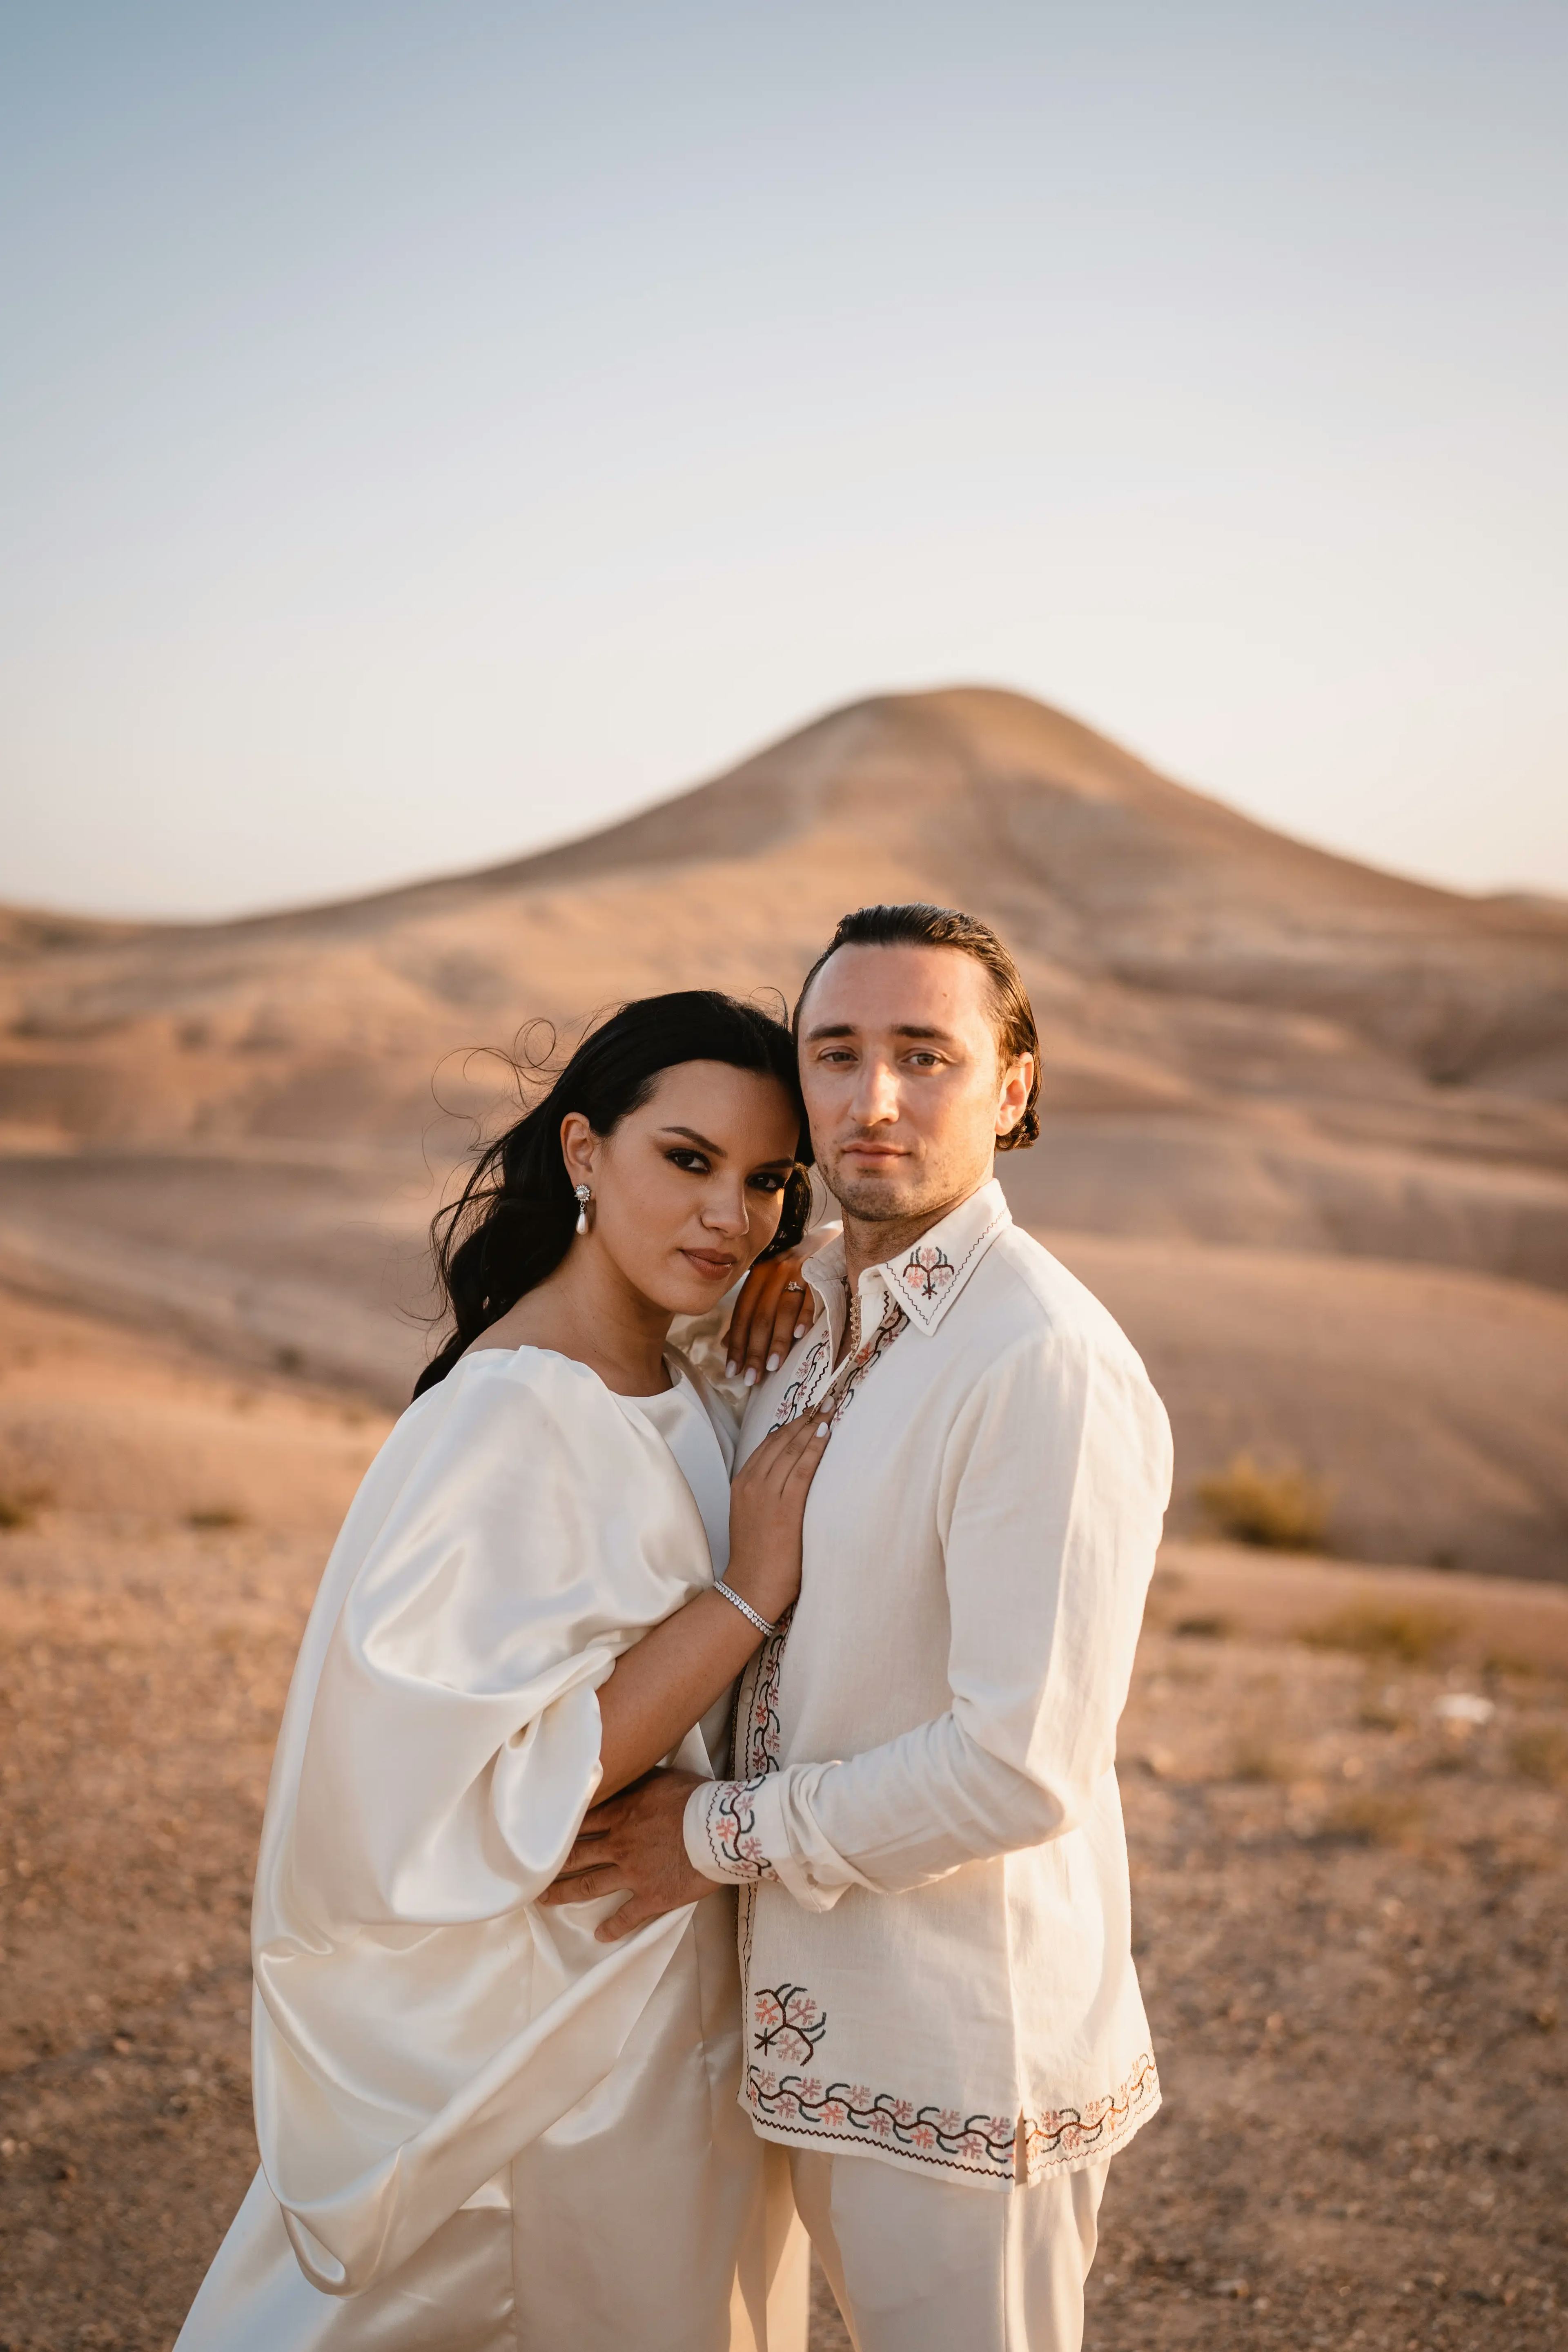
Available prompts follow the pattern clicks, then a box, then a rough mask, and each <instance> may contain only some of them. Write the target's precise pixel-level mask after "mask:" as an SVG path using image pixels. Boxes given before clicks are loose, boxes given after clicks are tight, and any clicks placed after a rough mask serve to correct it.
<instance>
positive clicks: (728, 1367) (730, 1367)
mask: <svg viewBox="0 0 1568 2352" xmlns="http://www.w3.org/2000/svg"><path fill="white" fill-rule="evenodd" d="M796 1337H797V1339H798V1338H799V1337H800V1334H799V1332H797V1333H796ZM724 1369H725V1370H726V1371H727V1373H728V1375H729V1377H730V1379H731V1380H734V1378H735V1366H734V1365H733V1364H726V1366H725V1368H724Z"/></svg>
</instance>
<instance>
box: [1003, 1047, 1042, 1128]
mask: <svg viewBox="0 0 1568 2352" xmlns="http://www.w3.org/2000/svg"><path fill="white" fill-rule="evenodd" d="M1033 1084H1034V1055H1032V1054H1020V1055H1019V1057H1018V1059H1017V1061H1015V1062H1011V1063H1009V1066H1008V1072H1007V1076H1005V1077H1004V1078H1003V1080H1002V1094H1001V1100H1000V1102H999V1103H998V1105H997V1133H998V1136H1002V1135H1010V1134H1011V1133H1012V1131H1013V1129H1014V1128H1015V1127H1017V1125H1018V1124H1019V1120H1020V1119H1021V1118H1022V1117H1023V1115H1024V1112H1025V1110H1026V1109H1027V1108H1028V1107H1029V1090H1030V1087H1032V1086H1033Z"/></svg>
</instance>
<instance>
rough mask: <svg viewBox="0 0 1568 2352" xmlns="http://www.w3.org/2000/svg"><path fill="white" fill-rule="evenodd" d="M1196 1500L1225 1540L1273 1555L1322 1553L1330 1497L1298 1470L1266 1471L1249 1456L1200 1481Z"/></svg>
mask: <svg viewBox="0 0 1568 2352" xmlns="http://www.w3.org/2000/svg"><path fill="white" fill-rule="evenodd" d="M1197 1499H1198V1501H1199V1502H1200V1503H1201V1504H1202V1506H1203V1507H1204V1509H1205V1510H1206V1511H1207V1513H1208V1516H1209V1517H1210V1518H1211V1519H1212V1520H1213V1522H1214V1525H1215V1526H1216V1528H1218V1530H1219V1532H1220V1534H1221V1535H1225V1536H1229V1537H1230V1538H1232V1540H1233V1541H1234V1542H1236V1543H1248V1544H1260V1545H1262V1546H1263V1547H1264V1548H1265V1549H1267V1550H1270V1551H1321V1550H1322V1547H1323V1541H1324V1535H1325V1530H1326V1528H1327V1526H1328V1508H1329V1498H1328V1495H1327V1493H1326V1492H1325V1490H1324V1489H1323V1488H1322V1486H1319V1485H1318V1484H1317V1482H1316V1480H1315V1479H1312V1478H1309V1477H1308V1476H1307V1475H1306V1473H1305V1472H1304V1471H1302V1470H1299V1469H1282V1470H1265V1469H1263V1468H1262V1467H1261V1466H1260V1465H1259V1464H1258V1463H1256V1462H1254V1460H1253V1459H1252V1456H1251V1455H1250V1454H1235V1455H1233V1456H1232V1458H1231V1461H1230V1463H1229V1465H1228V1468H1226V1469H1224V1470H1219V1471H1217V1472H1216V1473H1215V1474H1214V1475H1213V1476H1212V1477H1208V1478H1204V1479H1201V1480H1200V1481H1199V1482H1198V1489H1197Z"/></svg>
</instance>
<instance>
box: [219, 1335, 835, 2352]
mask: <svg viewBox="0 0 1568 2352" xmlns="http://www.w3.org/2000/svg"><path fill="white" fill-rule="evenodd" d="M675 1370H676V1385H675V1387H674V1389H673V1390H671V1391H668V1392H667V1393H665V1394H663V1395H660V1396H657V1397H652V1398H632V1397H618V1396H615V1395H613V1394H612V1392H611V1391H610V1390H609V1389H607V1388H606V1387H605V1386H604V1384H603V1382H602V1381H600V1380H599V1379H598V1378H597V1376H596V1375H595V1374H594V1373H592V1372H591V1371H590V1370H587V1368H586V1367H585V1366H583V1365H580V1364H578V1363H575V1362H572V1361H571V1360H570V1359H568V1358H566V1357H564V1356H559V1355H555V1354H552V1353H550V1352H549V1351H548V1350H543V1349H531V1348H525V1349H518V1350H517V1351H516V1352H511V1351H507V1350H500V1349H486V1350H477V1351H476V1352H475V1353H473V1354H471V1355H468V1356H465V1358H463V1360H461V1361H460V1362H459V1363H458V1364H457V1365H456V1366H455V1369H454V1370H453V1371H452V1372H451V1373H450V1374H449V1375H448V1376H447V1378H446V1379H445V1380H444V1381H442V1383H441V1384H440V1386H439V1387H438V1388H436V1389H434V1390H433V1391H430V1393H429V1394H428V1395H426V1396H423V1397H422V1398H420V1399H419V1400H418V1402H415V1403H414V1404H413V1405H412V1406H410V1408H409V1410H408V1411H407V1412H405V1413H404V1414H403V1415H402V1419H401V1420H400V1421H399V1422H398V1423H397V1425H396V1427H395V1428H394V1429H393V1431H392V1434H391V1436H390V1437H389V1438H388V1440H387V1443H386V1444H385V1445H384V1446H383V1447H382V1451H381V1453H380V1454H378V1456H377V1458H376V1460H375V1462H374V1463H373V1464H372V1465H371V1469H370V1471H369V1473H368V1475H366V1478H365V1480H364V1483H363V1485H362V1486H361V1489H360V1492H359V1494H358V1496H357V1497H356V1498H355V1501H354V1503H353V1505H352V1507H351V1508H350V1512H349V1516H348V1518H347V1520H346V1522H345V1524H344V1527H343V1530H342V1533H341V1535H340V1538H339V1539H338V1543H337V1545H336V1547H335V1548H334V1549H333V1553H332V1557H331V1559H330V1560H329V1563H328V1567H327V1570H326V1573H325V1575H324V1577H323V1580H322V1583H321V1589H320V1591H319V1595H318V1597H317V1601H316V1605H315V1608H314V1610H313V1611H312V1612H311V1617H310V1622H309V1624H308V1628H307V1631H306V1634H305V1639H304V1642H303V1644H302V1646H301V1649H300V1654H299V1660H298V1665H297V1667H296V1669H295V1675H294V1680H293V1684H292V1685H291V1688H290V1692H289V1697H288V1704H287V1710H286V1712H285V1716H284V1720H283V1726H282V1730H281V1732H280V1734H279V1738H278V1744H277V1760H276V1763H275V1765H274V1769H273V1777H272V1785H271V1789H270V1791H269V1794H268V1798H267V1818H266V1822H265V1826H264V1829H263V1832H262V1843H261V1855H260V1861H259V1864H258V1867H257V1873H256V1899H255V1910H254V1919H253V1953H254V1960H255V1969H256V2000H255V2024H254V2055H255V2095H256V2131H257V2137H258V2139H259V2142H260V2149H261V2170H260V2171H259V2172H258V2173H257V2175H256V2179H255V2181H254V2183H253V2184H252V2188H251V2190H250V2194H249V2195H248V2197H247V2198H246V2201H245V2204H244V2206H243V2207H242V2209H241V2210H240V2213H239V2215H238V2218H237V2219H236V2221H235V2223H234V2226H233V2227H232V2229H231V2230H230V2231H229V2233H228V2236H227V2238H226V2239H225V2242H224V2245H223V2247H222V2249H221V2251H220V2252H219V2254H218V2256H217V2258H216V2260H215V2262H214V2264H213V2267H212V2270H211V2271H210V2272H209V2273H208V2275H207V2279H206V2282H205V2284H204V2286H203V2288H202V2291H201V2294H199V2295H198V2297H197V2300H196V2303H195V2305H194V2306H193V2310H192V2312H191V2314H190V2316H189V2318H188V2319H187V2321H186V2324H185V2327H184V2329H183V2333H182V2335H181V2336H180V2339H179V2341H180V2347H181V2352H534V2347H541V2346H556V2345H566V2344H571V2345H574V2346H579V2347H583V2352H623V2347H626V2346H627V2345H629V2344H633V2343H634V2344H636V2345H637V2346H638V2347H639V2352H761V2347H765V2346H768V2345H769V2343H770V2344H771V2352H780V2347H783V2352H802V2347H803V2346H804V2340H805V2316H804V2295H803V2291H800V2288H799V2284H797V2289H796V2291H795V2292H794V2293H793V2294H792V2295H791V2294H789V2293H788V2292H786V2294H785V2299H784V2301H782V2302H781V2301H780V2299H779V2295H778V2294H775V2296H774V2297H773V2299H772V2301H771V2304H770V2302H769V2294H768V2282H769V2278H770V2277H773V2276H776V2274H777V2268H778V2261H777V2258H778V2256H779V2250H780V2246H781V2243H782V2236H783V2232H784V2231H785V2230H787V2221H785V2220H784V2219H783V2217H782V2216H781V2213H780V2210H779V2200H778V2199H777V2198H774V2199H773V2200H771V2202H770V2200H769V2194H768V2182H767V2179H766V2175H767V2169H768V2167H767V2163H766V2162H763V2163H759V2161H758V2158H763V2157H767V2156H770V2155H771V2152H766V2151H762V2150H761V2149H760V2148H759V2147H758V2141H757V2139H756V2137H755V2136H754V2135H753V2134H752V2133H751V2132H750V2131H749V2130H748V2129H747V2126H746V2122H745V2119H744V2116H742V2114H741V2113H740V2111H739V2108H738V2106H737V2084H738V2079H739V2072H740V2058H741V2050H740V2042H739V2007H738V2000H739V1988H738V1983H737V1976H736V1968H735V1927H734V1921H733V1918H728V1919H727V1918H726V1917H725V1916H724V1913H723V1909H722V1908H721V1907H720V1906H715V1905H710V1904H706V1903H705V1904H701V1905H699V1906H695V1908H694V1907H690V1906H688V1907H687V1908H685V1909H683V1910H680V1911H677V1912H674V1913H671V1914H670V1915H669V1916H666V1917H665V1918H663V1919H660V1920H657V1921H655V1922H653V1923H651V1924H650V1925H649V1926H647V1927H643V1928H642V1929H640V1930H639V1931H638V1932H637V1933H636V1934H634V1935H632V1936H631V1937H628V1938H627V1939H626V1941H625V1942H624V1943H622V1944H610V1945H606V1944H600V1943H596V1942H595V1941H594V1939H593V1929H594V1928H595V1927H597V1926H598V1924H599V1922H600V1921H601V1919H602V1918H603V1916H605V1914H606V1912H607V1911H609V1910H611V1909H613V1908H614V1906H615V1900H616V1898H613V1897H612V1898H607V1899H606V1900H605V1901H602V1902H600V1903H594V1904H584V1905H580V1906H573V1907H572V1908H570V1909H567V1910H553V1909H540V1907H539V1906H538V1903H537V1902H536V1901H535V1899H534V1898H535V1896H536V1895H538V1893H539V1892H540V1891H541V1890H542V1889H543V1888H544V1887H545V1886H547V1885H549V1882H550V1880H551V1879H552V1878H553V1877H554V1875H555V1874H556V1872H557V1870H558V1869H559V1865H560V1864H561V1862H562V1861H563V1859H564V1858H565V1855H566V1853H567V1850H568V1848H569V1847H570V1843H571V1841H572V1839H573V1837H574V1836H575V1835H576V1832H577V1829H578V1826H579V1824H580V1821H581V1819H582V1815H583V1812H584V1810H585V1809H586V1807H587V1806H588V1805H589V1804H590V1803H591V1801H592V1798H593V1794H594V1790H595V1789H596V1787H597V1784H598V1780H599V1772H600V1766H599V1747H600V1717H599V1703H598V1698H597V1696H596V1694H597V1692H598V1689H599V1687H600V1685H601V1684H602V1683H603V1682H604V1680H605V1678H606V1677H607V1675H609V1674H610V1672H611V1669H612V1666H613V1664H614V1662H615V1660H616V1658H617V1657H618V1656H619V1655H620V1654H621V1652H622V1651H623V1650H624V1649H626V1648H627V1647H628V1645H629V1644H630V1643H632V1641H634V1640H635V1639H636V1637H637V1636H638V1634H639V1633H642V1632H643V1631H644V1630H646V1628H647V1627H649V1626H651V1625H653V1624H655V1623H657V1622H659V1620H660V1619H662V1618H664V1617H665V1616H667V1615H668V1614H669V1612H671V1611H672V1610H674V1609H675V1608H678V1607H679V1606H680V1605H681V1603H682V1602H683V1601H685V1600H687V1599H688V1598H689V1597H690V1596H691V1595H692V1594H693V1593H694V1592H695V1591H699V1590H700V1589H701V1588H702V1587H703V1586H704V1585H706V1584H707V1583H708V1582H710V1581H711V1580H712V1577H713V1575H714V1573H715V1569H716V1568H717V1569H718V1570H720V1571H722V1569H723V1567H724V1565H725V1563H726V1560H727V1543H728V1500H729V1488H728V1459H727V1444H728V1443H729V1442H732V1438H733V1433H732V1432H731V1433H728V1437H726V1436H725V1434H724V1433H722V1431H721V1430H719V1429H716V1426H715V1425H714V1423H713V1422H712V1421H710V1418H709V1414H708V1412H707V1410H706V1407H705V1402H704V1401H703V1397H702V1396H701V1395H700V1394H699V1392H698V1391H697V1389H696V1388H695V1386H694V1384H693V1382H692V1381H690V1379H689V1378H687V1377H686V1376H685V1373H683V1372H681V1371H680V1370H678V1368H675ZM721 1411H722V1408H721ZM718 1713H719V1716H720V1717H721V1718H722V1717H724V1716H725V1715H727V1710H726V1709H724V1708H722V1707H721V1708H720V1710H718ZM709 1728H710V1731H711V1732H712V1733H713V1734H714V1736H715V1737H716V1740H717V1742H718V1745H716V1748H715V1749H714V1750H713V1751H712V1752H713V1756H714V1758H715V1759H718V1760H721V1761H722V1759H723V1758H724V1757H725V1755H726V1753H727V1747H726V1744H725V1742H726V1736H727V1723H726V1722H724V1721H723V1720H722V1719H721V1720H720V1721H719V1722H717V1723H715V1721H714V1718H713V1717H710V1718H709ZM674 1760H675V1761H678V1762H679V1763H681V1764H683V1765H685V1766H686V1767H687V1768H689V1769H692V1770H695V1771H699V1772H704V1773H706V1772H708V1771H709V1770H710V1769H711V1767H710V1751H709V1749H708V1748H707V1747H706V1745H705V1741H704V1737H703V1732H702V1730H701V1729H698V1730H694V1731H693V1732H691V1733H690V1734H688V1736H687V1738H686V1739H685V1742H684V1743H683V1745H682V1747H681V1748H680V1749H679V1751H678V1753H677V1756H676V1758H675V1759H674ZM709 1912H712V1913H713V1915H714V1916H712V1918H711V1920H710V1919H709V1918H707V1917H705V1916H704V1915H705V1914H707V1913H709ZM773 2160H774V2162H775V2163H776V2162H777V2159H776V2158H774V2159H773ZM769 2326H772V2335H771V2339H770V2338H769V2335H768V2329H769Z"/></svg>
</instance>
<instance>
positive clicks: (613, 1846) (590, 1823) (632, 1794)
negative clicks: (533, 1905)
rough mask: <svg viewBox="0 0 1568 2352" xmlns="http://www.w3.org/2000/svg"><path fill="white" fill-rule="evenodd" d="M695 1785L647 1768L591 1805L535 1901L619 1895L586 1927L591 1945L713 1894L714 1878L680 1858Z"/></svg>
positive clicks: (694, 1780)
mask: <svg viewBox="0 0 1568 2352" xmlns="http://www.w3.org/2000/svg"><path fill="white" fill-rule="evenodd" d="M702 1785H703V1784H702V1781H701V1779H700V1776H699V1775H698V1774H697V1773H695V1772H674V1771H672V1772H649V1773H646V1774H645V1775H644V1776H643V1779H642V1780H633V1781H632V1785H631V1787H630V1788H629V1789H622V1791H621V1793H620V1795H619V1796H616V1797H610V1798H608V1799H606V1801H605V1802H604V1803H603V1804H602V1805H595V1806H594V1807H593V1808H592V1810H591V1811H590V1812H589V1813H587V1814H586V1815H585V1816H584V1819H583V1823H582V1827H581V1829H580V1831H579V1832H578V1836H577V1843H575V1844H574V1845H573V1847H572V1849H571V1852H570V1853H569V1854H568V1855H567V1858H566V1860H565V1862H564V1863H563V1864H561V1871H560V1876H559V1878H558V1879H557V1880H556V1881H555V1884H554V1885H551V1886H547V1887H546V1889H545V1891H544V1893H543V1894H542V1895H540V1896H539V1901H540V1902H541V1903H549V1904H552V1905H553V1904H559V1903H592V1902H594V1901H596V1900H597V1898H598V1897H599V1896H600V1895H620V1894H622V1893H623V1894H624V1895H626V1896H627V1898H628V1899H627V1901H626V1902H624V1903H622V1906H621V1908H620V1909H619V1910H618V1911H613V1912H612V1914H611V1916H610V1917H609V1918H608V1919H606V1920H604V1921H603V1922H602V1923H601V1926H600V1927H597V1928H596V1929H595V1930H594V1935H595V1938H596V1940H597V1941H598V1942H599V1943H601V1944H612V1943H614V1942H616V1941H617V1940H618V1939H619V1938H620V1937H622V1936H629V1935H630V1934H631V1933H632V1929H633V1928H634V1927H643V1926H644V1925H645V1923H646V1922H647V1921H648V1920H650V1919H658V1918H661V1917H663V1916H664V1913H665V1912H666V1911H678V1910H679V1909H680V1908H681V1906H682V1905H683V1904H686V1903H697V1902H700V1901H701V1899H702V1897H703V1896H704V1895H717V1894H719V1893H720V1892H721V1889H720V1887H719V1886H718V1885H716V1882H715V1881H714V1880H713V1879H711V1878H705V1877H704V1876H703V1874H702V1873H701V1871H700V1870H694V1869H693V1868H692V1866H691V1864H690V1863H689V1862H688V1861H687V1859H686V1846H685V1837H684V1836H683V1834H682V1831H681V1816H682V1815H683V1813H684V1812H685V1809H686V1799H687V1798H688V1797H689V1796H690V1795H691V1792H692V1790H694V1789H696V1788H700V1787H701V1786H702Z"/></svg>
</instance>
